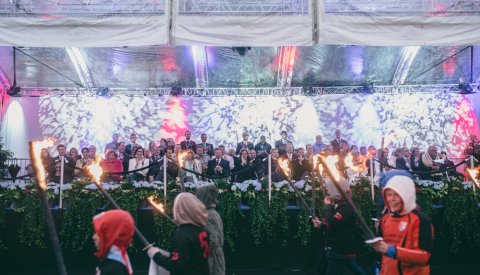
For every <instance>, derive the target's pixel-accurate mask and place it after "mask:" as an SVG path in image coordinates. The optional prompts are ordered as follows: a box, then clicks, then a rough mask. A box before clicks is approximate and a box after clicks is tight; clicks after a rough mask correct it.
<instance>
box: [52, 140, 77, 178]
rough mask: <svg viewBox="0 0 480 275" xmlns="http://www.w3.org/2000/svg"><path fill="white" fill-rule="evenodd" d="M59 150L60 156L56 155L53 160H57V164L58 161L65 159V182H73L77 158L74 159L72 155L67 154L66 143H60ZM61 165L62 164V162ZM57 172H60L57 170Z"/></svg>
mask: <svg viewBox="0 0 480 275" xmlns="http://www.w3.org/2000/svg"><path fill="white" fill-rule="evenodd" d="M57 152H58V156H56V157H55V158H54V159H53V161H54V162H55V164H57V163H61V161H62V159H63V162H64V164H63V183H69V182H72V180H73V176H74V175H73V173H74V171H73V170H75V164H76V160H74V159H72V158H71V157H69V156H67V154H66V152H67V147H65V145H63V144H59V145H58V146H57ZM60 165H61V164H60ZM60 170H61V166H60ZM57 173H59V172H58V171H57Z"/></svg>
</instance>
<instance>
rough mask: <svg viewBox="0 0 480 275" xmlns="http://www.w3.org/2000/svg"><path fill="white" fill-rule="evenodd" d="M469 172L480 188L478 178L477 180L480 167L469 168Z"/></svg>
mask: <svg viewBox="0 0 480 275" xmlns="http://www.w3.org/2000/svg"><path fill="white" fill-rule="evenodd" d="M467 174H468V175H469V176H470V178H471V179H472V181H473V183H474V184H475V185H476V186H477V187H478V188H480V184H479V183H478V180H477V175H478V168H477V169H470V168H467Z"/></svg>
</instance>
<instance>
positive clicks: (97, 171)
mask: <svg viewBox="0 0 480 275" xmlns="http://www.w3.org/2000/svg"><path fill="white" fill-rule="evenodd" d="M101 161H102V158H101V157H100V155H99V154H98V153H97V154H95V160H94V161H93V163H92V164H90V165H88V166H87V167H86V169H87V171H88V173H90V174H91V175H92V177H93V180H94V181H95V183H100V176H102V173H103V169H102V167H101V166H100V162H101Z"/></svg>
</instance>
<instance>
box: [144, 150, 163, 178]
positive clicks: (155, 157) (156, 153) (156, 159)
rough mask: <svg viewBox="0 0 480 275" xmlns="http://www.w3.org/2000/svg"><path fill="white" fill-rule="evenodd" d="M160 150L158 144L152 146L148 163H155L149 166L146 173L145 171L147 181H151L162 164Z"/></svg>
mask: <svg viewBox="0 0 480 275" xmlns="http://www.w3.org/2000/svg"><path fill="white" fill-rule="evenodd" d="M160 151H161V149H160V146H155V147H154V148H153V153H152V156H151V157H150V165H152V164H155V163H156V164H157V165H155V166H153V167H150V168H149V169H148V173H147V179H148V181H153V179H154V178H156V177H157V175H158V173H160V166H162V165H163V159H162V157H161V153H160Z"/></svg>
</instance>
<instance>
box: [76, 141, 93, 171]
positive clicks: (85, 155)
mask: <svg viewBox="0 0 480 275" xmlns="http://www.w3.org/2000/svg"><path fill="white" fill-rule="evenodd" d="M90 164H92V160H91V159H90V152H89V149H88V148H87V147H84V148H82V158H81V159H79V160H77V162H76V163H75V167H77V168H79V169H75V176H76V177H83V176H85V175H86V174H85V167H87V166H88V165H90Z"/></svg>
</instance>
